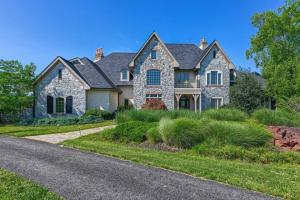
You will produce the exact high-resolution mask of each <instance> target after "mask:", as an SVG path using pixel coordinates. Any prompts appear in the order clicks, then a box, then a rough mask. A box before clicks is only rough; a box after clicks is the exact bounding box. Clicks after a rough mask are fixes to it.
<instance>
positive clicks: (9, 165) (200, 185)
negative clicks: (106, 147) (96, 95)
mask: <svg viewBox="0 0 300 200" xmlns="http://www.w3.org/2000/svg"><path fill="white" fill-rule="evenodd" d="M0 168H4V169H8V170H10V171H13V172H15V173H17V174H20V175H22V176H24V177H26V178H28V179H30V180H33V181H36V182H38V183H40V184H42V185H44V186H45V187H47V188H49V189H50V190H51V191H53V192H56V193H58V194H59V195H61V196H62V197H63V198H65V199H66V200H69V199H70V200H85V199H88V200H98V199H101V200H111V199H113V200H133V199H134V200H156V199H158V200H160V199H163V200H182V199H184V200H221V199H222V200H273V199H275V198H274V197H270V196H267V195H264V194H261V193H256V192H253V191H249V190H245V189H241V188H237V187H233V186H229V185H224V184H220V183H217V182H215V181H208V180H203V179H197V178H193V177H191V176H187V175H184V174H179V173H175V172H171V171H168V170H163V169H158V168H153V167H147V166H143V165H140V164H135V163H133V162H129V161H123V160H119V159H115V158H110V157H106V156H101V155H97V154H93V153H88V152H83V151H80V150H75V149H70V148H65V147H60V146H58V145H53V144H49V143H45V142H39V141H34V140H28V139H24V138H12V137H6V136H0ZM0 196H1V195H0ZM0 199H1V197H0Z"/></svg>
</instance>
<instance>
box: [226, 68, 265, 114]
mask: <svg viewBox="0 0 300 200" xmlns="http://www.w3.org/2000/svg"><path fill="white" fill-rule="evenodd" d="M263 98H264V94H263V90H262V88H261V86H260V85H259V83H258V81H257V80H256V79H255V78H254V77H253V75H252V74H250V73H247V72H241V73H239V75H238V76H237V79H236V83H235V84H234V85H233V86H231V87H230V105H229V106H231V107H233V108H237V109H239V110H242V111H244V112H247V113H250V112H252V111H254V110H255V109H257V108H259V107H261V104H262V100H263Z"/></svg>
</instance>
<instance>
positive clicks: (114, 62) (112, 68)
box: [96, 53, 135, 86]
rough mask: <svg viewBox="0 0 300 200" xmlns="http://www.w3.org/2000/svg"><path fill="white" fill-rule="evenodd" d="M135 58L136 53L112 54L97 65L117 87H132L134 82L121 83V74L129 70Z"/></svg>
mask: <svg viewBox="0 0 300 200" xmlns="http://www.w3.org/2000/svg"><path fill="white" fill-rule="evenodd" d="M134 56H135V53H111V54H109V55H107V56H105V57H104V58H102V59H101V60H99V61H97V62H96V64H97V65H98V66H99V68H100V69H101V70H102V71H103V72H104V73H105V74H106V75H107V77H108V78H109V79H110V80H111V81H112V82H113V83H114V84H115V85H117V86H119V85H132V81H120V75H121V74H120V73H121V70H122V69H128V66H129V63H130V61H131V60H132V59H133V57H134Z"/></svg>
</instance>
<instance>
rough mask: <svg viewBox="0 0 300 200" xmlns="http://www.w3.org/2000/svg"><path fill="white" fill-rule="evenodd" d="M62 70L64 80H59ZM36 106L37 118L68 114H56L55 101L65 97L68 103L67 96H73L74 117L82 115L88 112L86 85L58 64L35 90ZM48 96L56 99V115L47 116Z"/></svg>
mask: <svg viewBox="0 0 300 200" xmlns="http://www.w3.org/2000/svg"><path fill="white" fill-rule="evenodd" d="M59 69H61V70H62V80H59V79H58V70H59ZM35 94H36V98H37V99H36V105H35V116H36V117H37V118H42V117H55V116H61V115H66V114H55V99H56V98H57V97H63V98H64V99H65V103H66V97H67V96H73V110H72V115H82V114H83V113H84V112H85V110H86V90H85V89H84V84H83V83H82V82H81V81H80V80H78V79H77V78H76V77H75V76H74V74H73V73H72V72H71V71H70V70H69V69H68V68H66V67H65V66H64V65H63V64H62V63H58V64H57V65H56V66H55V67H53V68H52V70H51V71H50V72H48V74H46V75H45V77H43V78H42V80H41V81H40V82H39V83H38V84H37V86H36V89H35ZM47 95H51V96H53V98H54V102H53V104H54V105H53V107H54V109H53V111H54V114H47Z"/></svg>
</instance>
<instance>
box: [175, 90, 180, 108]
mask: <svg viewBox="0 0 300 200" xmlns="http://www.w3.org/2000/svg"><path fill="white" fill-rule="evenodd" d="M175 97H176V103H177V110H179V100H180V97H181V94H175Z"/></svg>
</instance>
